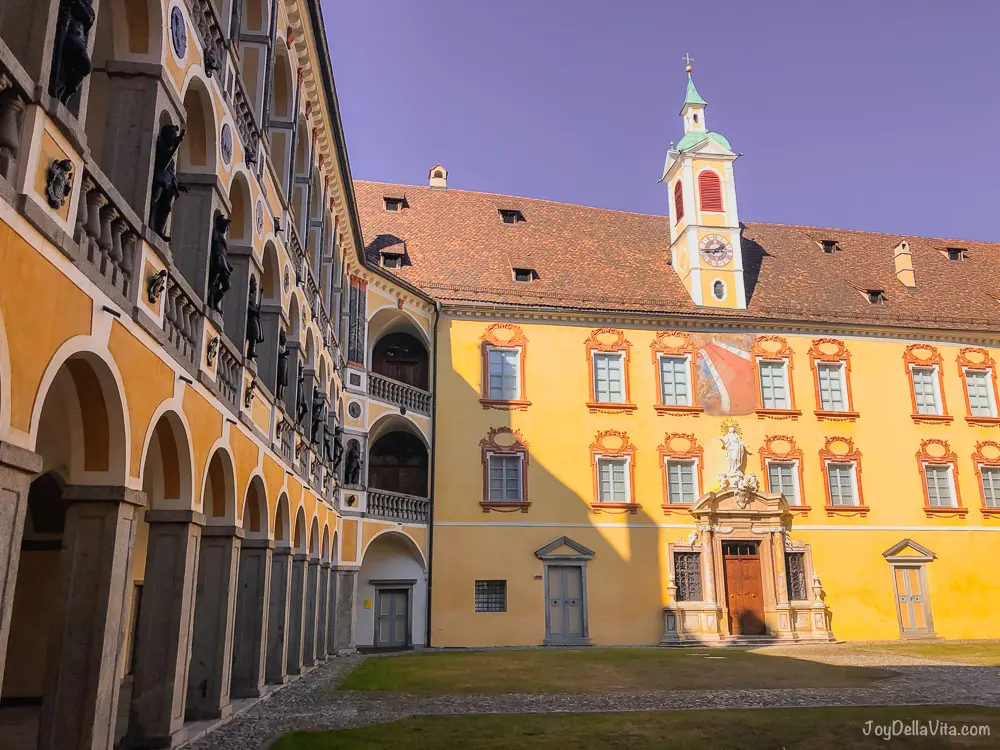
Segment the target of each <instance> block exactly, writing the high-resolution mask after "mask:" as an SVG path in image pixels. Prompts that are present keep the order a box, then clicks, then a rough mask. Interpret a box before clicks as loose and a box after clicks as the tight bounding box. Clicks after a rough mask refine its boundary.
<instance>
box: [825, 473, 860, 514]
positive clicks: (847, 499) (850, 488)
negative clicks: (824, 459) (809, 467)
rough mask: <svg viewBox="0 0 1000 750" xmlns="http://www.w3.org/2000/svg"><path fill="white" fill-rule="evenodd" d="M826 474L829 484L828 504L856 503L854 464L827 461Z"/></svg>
mask: <svg viewBox="0 0 1000 750" xmlns="http://www.w3.org/2000/svg"><path fill="white" fill-rule="evenodd" d="M826 474H827V478H828V481H829V484H830V505H857V504H858V495H857V491H856V489H855V482H854V464H837V463H828V464H827V465H826Z"/></svg>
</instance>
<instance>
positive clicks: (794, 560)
mask: <svg viewBox="0 0 1000 750" xmlns="http://www.w3.org/2000/svg"><path fill="white" fill-rule="evenodd" d="M785 571H786V580H787V582H788V600H789V601H792V602H801V601H804V600H806V599H808V598H809V595H808V593H807V592H806V554H805V552H786V553H785Z"/></svg>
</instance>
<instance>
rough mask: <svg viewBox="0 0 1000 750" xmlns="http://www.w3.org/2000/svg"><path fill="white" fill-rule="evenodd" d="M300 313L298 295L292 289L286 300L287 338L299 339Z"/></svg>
mask: <svg viewBox="0 0 1000 750" xmlns="http://www.w3.org/2000/svg"><path fill="white" fill-rule="evenodd" d="M301 318H302V316H301V314H300V313H299V295H298V292H296V291H293V292H292V294H291V295H290V297H289V300H288V331H289V333H288V338H290V339H292V340H293V341H299V340H301V326H302V323H301Z"/></svg>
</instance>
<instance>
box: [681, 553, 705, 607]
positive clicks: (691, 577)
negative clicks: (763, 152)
mask: <svg viewBox="0 0 1000 750" xmlns="http://www.w3.org/2000/svg"><path fill="white" fill-rule="evenodd" d="M674 583H675V584H676V585H677V601H679V602H700V601H701V553H700V552H675V553H674Z"/></svg>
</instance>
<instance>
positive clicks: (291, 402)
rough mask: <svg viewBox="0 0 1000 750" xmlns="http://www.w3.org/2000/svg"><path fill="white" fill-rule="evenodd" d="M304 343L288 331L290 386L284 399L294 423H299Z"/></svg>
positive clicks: (286, 408) (286, 389)
mask: <svg viewBox="0 0 1000 750" xmlns="http://www.w3.org/2000/svg"><path fill="white" fill-rule="evenodd" d="M301 348H302V345H301V344H300V343H299V342H298V341H293V340H292V332H291V331H289V332H288V387H287V388H285V394H284V399H283V401H284V402H285V411H286V412H287V413H288V415H289V416H290V417H291V421H292V424H298V421H299V420H298V410H297V408H296V404H297V403H298V401H297V399H298V393H299V350H300V349H301Z"/></svg>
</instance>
